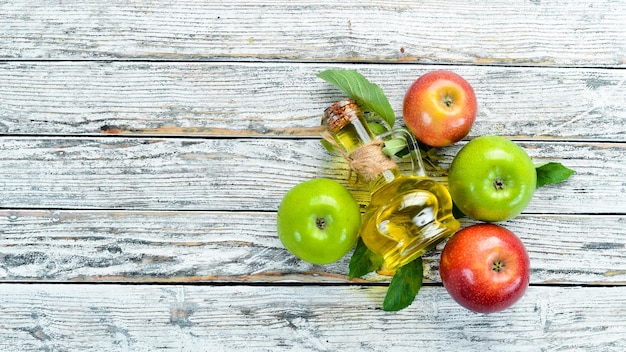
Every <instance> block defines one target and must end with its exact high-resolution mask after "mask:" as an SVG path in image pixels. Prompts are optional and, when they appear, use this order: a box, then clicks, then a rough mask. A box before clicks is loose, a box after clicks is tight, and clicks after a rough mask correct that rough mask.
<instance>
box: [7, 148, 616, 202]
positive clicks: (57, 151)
mask: <svg viewBox="0 0 626 352" xmlns="http://www.w3.org/2000/svg"><path fill="white" fill-rule="evenodd" d="M461 145H462V143H461V144H460V145H455V146H453V147H449V148H445V149H443V150H442V151H441V155H442V156H443V157H444V160H443V162H442V166H443V167H444V169H445V168H447V166H448V165H449V163H450V162H451V160H452V157H453V155H455V154H456V152H457V151H458V149H459V148H460V147H461ZM520 145H521V146H522V147H524V148H525V149H526V150H527V152H528V153H529V155H530V156H531V157H532V158H533V159H534V161H535V162H538V163H539V162H544V161H548V160H554V161H561V162H563V163H564V164H565V165H566V166H568V167H570V168H572V169H574V170H576V172H577V174H576V175H575V176H574V177H572V178H571V179H570V180H568V181H567V182H566V183H564V184H561V185H557V186H552V187H545V188H542V189H540V190H539V191H537V192H536V193H535V197H534V199H533V201H532V202H531V204H530V205H529V207H528V208H527V212H529V213H578V214H581V213H582V214H588V213H594V214H596V213H597V214H602V213H619V214H623V213H624V205H625V204H626V188H625V186H624V185H625V178H624V175H625V174H626V170H624V168H625V166H624V164H623V162H622V159H623V155H624V152H625V150H624V148H625V145H624V144H622V143H549V142H528V143H520ZM0 150H2V151H3V153H2V154H0V180H2V181H1V182H2V183H0V191H1V192H2V194H3V197H2V199H0V207H2V208H9V209H12V208H15V209H18V208H52V209H58V208H61V209H64V208H69V209H80V208H83V209H85V208H88V209H145V210H148V209H152V210H216V211H220V210H237V211H241V210H262V211H267V210H269V211H275V210H276V209H277V208H278V204H279V203H280V201H281V199H282V197H283V196H284V194H285V193H286V192H287V191H288V190H289V189H290V188H291V187H293V186H294V185H295V184H296V183H298V182H301V181H304V180H307V179H311V178H313V177H329V178H333V179H336V180H339V181H341V182H343V183H344V184H345V185H346V186H349V184H348V181H347V178H348V169H347V163H346V162H345V161H344V160H343V159H341V157H339V156H336V155H330V154H329V153H328V152H327V151H326V150H325V149H324V148H323V147H322V146H321V144H320V142H319V140H290V139H208V140H203V139H151V138H146V139H133V138H32V137H28V138H2V139H0ZM431 175H433V176H435V177H436V179H438V180H440V181H442V182H445V177H444V176H445V172H438V173H435V172H432V173H431ZM350 187H351V189H352V190H353V191H354V195H355V197H356V198H357V200H358V201H359V202H361V203H362V204H365V203H366V202H367V201H368V199H369V193H368V192H367V191H366V190H365V189H364V188H363V187H358V186H355V187H352V186H350ZM608 199H610V201H608Z"/></svg>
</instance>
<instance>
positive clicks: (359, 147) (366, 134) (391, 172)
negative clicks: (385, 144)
mask: <svg viewBox="0 0 626 352" xmlns="http://www.w3.org/2000/svg"><path fill="white" fill-rule="evenodd" d="M331 135H332V136H333V138H334V140H335V142H336V143H337V144H338V146H339V147H340V148H341V149H343V151H344V153H345V155H347V156H349V158H348V159H349V162H350V167H351V168H352V169H353V170H354V171H355V172H357V173H358V174H359V178H361V179H363V180H364V181H366V182H367V183H368V185H369V189H370V191H371V192H374V191H376V190H378V189H379V188H380V187H382V186H384V185H386V184H388V183H391V182H392V181H393V180H395V179H396V178H397V177H398V176H400V173H399V171H398V168H397V165H396V163H395V162H393V161H392V160H391V159H389V158H388V157H387V156H386V155H384V154H383V152H382V141H380V142H379V140H377V139H376V138H375V137H374V135H373V134H372V132H371V131H370V129H369V127H368V126H367V123H366V122H365V120H364V119H363V118H362V117H359V118H355V119H352V120H351V121H350V122H349V123H347V124H346V125H345V126H343V128H341V129H339V130H337V131H332V132H331Z"/></svg>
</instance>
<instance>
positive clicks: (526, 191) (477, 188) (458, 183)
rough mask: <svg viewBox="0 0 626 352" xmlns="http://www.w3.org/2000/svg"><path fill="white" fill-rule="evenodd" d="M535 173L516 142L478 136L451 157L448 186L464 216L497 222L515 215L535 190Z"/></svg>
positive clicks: (498, 137)
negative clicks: (452, 158)
mask: <svg viewBox="0 0 626 352" xmlns="http://www.w3.org/2000/svg"><path fill="white" fill-rule="evenodd" d="M536 183H537V172H536V170H535V165H534V164H533V161H532V160H531V159H530V157H529V156H528V154H526V152H525V151H524V149H522V148H521V147H520V146H519V145H517V144H515V143H514V142H512V141H510V140H508V139H506V138H504V137H500V136H481V137H478V138H476V139H473V140H471V141H470V142H469V143H467V144H466V145H465V146H464V147H463V148H462V149H461V150H460V151H459V152H458V153H457V155H456V156H455V157H454V160H452V164H451V165H450V170H449V174H448V187H449V189H450V195H451V196H452V200H453V201H454V204H456V206H457V207H458V208H459V210H461V211H462V212H463V213H464V214H465V215H467V216H469V217H471V218H473V219H476V220H482V221H488V222H498V221H504V220H508V219H511V218H514V217H515V216H517V215H519V214H520V213H521V212H522V211H523V210H524V209H525V208H526V206H527V205H528V203H530V201H531V199H532V197H533V194H534V193H535V188H536Z"/></svg>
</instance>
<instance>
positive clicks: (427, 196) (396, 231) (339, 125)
mask: <svg viewBox="0 0 626 352" xmlns="http://www.w3.org/2000/svg"><path fill="white" fill-rule="evenodd" d="M324 122H325V123H326V124H327V127H328V132H329V133H330V136H332V140H333V141H334V142H332V141H331V143H333V144H335V146H336V147H339V148H340V150H341V151H342V154H343V155H344V157H346V159H347V160H348V162H349V163H350V164H351V169H352V170H353V171H355V172H357V173H358V174H359V177H360V178H361V179H364V180H365V181H367V182H368V185H369V190H370V192H371V200H370V203H369V205H368V206H367V208H366V209H365V212H364V214H363V219H362V225H361V231H360V235H361V238H362V239H363V242H364V243H365V245H366V246H367V247H368V248H369V249H370V250H371V251H373V252H374V253H377V254H378V255H380V256H381V257H382V258H383V259H384V263H383V267H384V268H385V269H388V270H390V271H393V270H395V269H396V268H398V267H401V266H403V265H404V264H407V263H409V262H411V261H412V260H414V259H416V258H418V257H420V256H422V255H423V254H424V253H425V252H426V251H427V250H429V249H431V248H432V247H434V246H435V245H436V244H437V243H439V242H441V241H442V240H443V239H445V238H447V237H449V236H451V235H452V234H453V233H455V232H456V231H457V230H458V229H459V227H460V224H459V222H458V221H457V220H456V219H455V218H454V216H453V215H452V199H451V198H450V194H449V192H448V189H447V188H446V187H444V186H443V185H442V184H440V183H438V182H436V181H435V180H432V179H430V178H428V177H427V176H426V173H425V171H424V166H423V163H422V159H421V156H420V153H419V148H418V147H417V143H416V142H415V140H414V138H413V136H412V135H411V134H410V132H408V131H407V130H405V129H394V130H392V131H390V132H388V133H385V134H382V135H379V136H375V135H374V134H373V133H372V132H371V131H370V129H369V128H368V126H367V123H366V122H365V119H364V117H363V113H362V111H361V109H360V108H359V106H358V105H357V104H356V102H354V101H353V100H351V99H344V100H340V101H338V102H336V103H335V104H333V105H331V106H330V107H328V108H327V109H326V110H325V111H324ZM389 137H393V138H398V137H404V138H406V140H407V145H408V149H409V155H410V159H411V162H412V171H413V172H412V174H411V175H408V176H407V175H403V174H402V173H400V171H399V170H398V166H397V164H396V163H395V162H393V160H391V158H389V157H388V156H386V155H385V154H384V153H383V152H382V145H383V143H384V142H383V140H384V139H385V138H389ZM365 148H367V150H365ZM364 154H365V155H364ZM368 163H369V164H370V165H365V167H363V165H361V164H368ZM356 164H358V165H356Z"/></svg>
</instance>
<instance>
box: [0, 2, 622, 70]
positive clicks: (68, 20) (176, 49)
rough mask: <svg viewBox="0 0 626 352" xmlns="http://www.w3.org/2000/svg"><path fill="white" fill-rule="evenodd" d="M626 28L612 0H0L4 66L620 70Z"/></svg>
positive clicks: (617, 4)
mask: <svg viewBox="0 0 626 352" xmlns="http://www.w3.org/2000/svg"><path fill="white" fill-rule="evenodd" d="M564 14H567V15H564ZM487 19H488V20H487ZM624 23H626V11H624V4H623V3H622V2H620V1H611V0H602V1H596V2H594V3H589V2H587V1H568V2H555V1H525V2H519V3H516V4H515V6H511V4H510V2H509V1H506V0H499V1H473V2H466V1H448V2H446V4H445V6H444V5H442V4H441V2H439V1H434V0H429V1H420V2H407V1H384V2H381V1H378V0H372V1H347V2H346V1H344V2H341V3H337V2H334V1H327V0H326V1H298V2H297V4H295V3H294V2H293V1H282V0H273V1H269V2H263V3H251V2H250V1H242V0H241V1H229V2H228V4H223V3H221V2H215V1H210V0H205V1H188V0H186V1H167V0H158V1H149V2H127V1H123V0H115V1H110V2H107V3H102V2H97V1H80V2H77V1H60V2H50V1H42V0H39V1H29V2H26V3H23V4H15V3H14V2H11V1H2V2H0V33H2V36H1V37H0V39H2V42H3V44H4V45H3V46H1V47H0V58H4V59H60V60H68V59H97V60H102V59H105V60H110V59H116V60H117V59H150V60H155V59H156V60H189V59H194V60H236V61H247V60H251V61H254V60H292V61H293V60H298V61H312V60H317V61H370V62H372V61H389V62H417V63H463V64H479V65H484V64H487V65H499V64H504V65H543V66H548V65H558V66H586V67H588V66H595V67H598V66H601V67H608V66H612V67H623V66H624V65H626V29H625V27H624Z"/></svg>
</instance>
